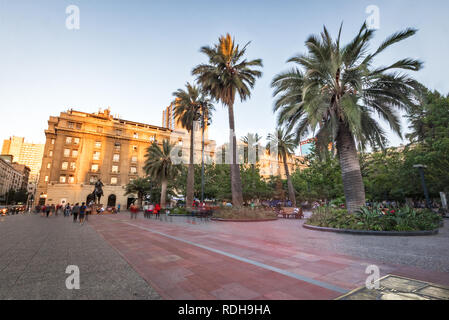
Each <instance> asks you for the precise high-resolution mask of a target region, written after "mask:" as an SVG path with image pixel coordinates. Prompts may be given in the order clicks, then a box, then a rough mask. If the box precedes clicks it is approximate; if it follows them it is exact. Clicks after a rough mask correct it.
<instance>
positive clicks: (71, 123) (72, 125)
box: [67, 122, 75, 129]
mask: <svg viewBox="0 0 449 320" xmlns="http://www.w3.org/2000/svg"><path fill="white" fill-rule="evenodd" d="M67 126H68V127H69V129H73V128H74V127H75V123H74V122H69V123H68V124H67Z"/></svg>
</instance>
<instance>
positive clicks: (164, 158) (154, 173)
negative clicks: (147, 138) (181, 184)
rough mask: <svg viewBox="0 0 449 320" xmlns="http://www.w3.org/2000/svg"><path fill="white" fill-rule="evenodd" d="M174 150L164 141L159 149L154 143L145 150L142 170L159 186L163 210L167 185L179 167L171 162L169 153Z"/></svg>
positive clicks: (172, 146)
mask: <svg viewBox="0 0 449 320" xmlns="http://www.w3.org/2000/svg"><path fill="white" fill-rule="evenodd" d="M174 149H175V145H174V144H170V142H169V141H168V140H164V141H163V143H162V149H161V147H160V146H159V145H158V144H157V143H156V142H154V143H153V144H152V145H151V146H150V147H148V149H147V153H146V155H145V157H146V158H147V159H146V160H145V165H144V167H143V168H144V170H145V172H146V173H147V174H148V176H149V177H150V178H152V179H154V180H155V181H157V182H158V183H160V184H161V188H162V190H161V208H165V205H166V201H167V185H168V181H169V180H170V179H172V178H173V177H174V176H175V175H176V174H177V173H178V172H179V167H178V166H177V165H174V164H173V163H172V160H171V153H172V151H173V150H174Z"/></svg>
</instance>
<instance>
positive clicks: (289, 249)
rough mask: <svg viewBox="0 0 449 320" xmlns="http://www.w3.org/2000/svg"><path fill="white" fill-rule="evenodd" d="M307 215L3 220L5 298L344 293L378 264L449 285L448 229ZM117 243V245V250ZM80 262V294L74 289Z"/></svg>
mask: <svg viewBox="0 0 449 320" xmlns="http://www.w3.org/2000/svg"><path fill="white" fill-rule="evenodd" d="M302 223H303V221H298V220H278V221H273V222H258V223H231V222H211V221H209V222H204V221H201V220H198V219H194V218H184V217H166V216H163V217H162V218H161V220H155V219H151V220H148V219H144V218H143V217H142V216H141V215H140V216H139V218H138V219H137V220H130V217H129V214H127V213H122V214H119V215H105V216H92V217H90V218H89V222H88V223H87V224H86V225H84V226H79V225H78V224H73V223H72V222H71V221H70V220H69V218H64V217H61V216H60V217H51V218H49V219H47V218H42V217H40V216H35V215H24V216H12V217H4V218H3V217H2V218H0V299H160V298H164V299H205V300H215V299H232V300H234V299H236V300H241V299H254V300H256V299H275V300H284V299H286V300H291V299H336V298H338V297H341V296H342V295H344V294H346V293H348V292H351V291H352V290H354V289H356V288H359V287H362V286H364V284H365V280H366V278H367V276H368V275H367V274H366V273H365V270H366V268H367V266H369V265H377V266H378V267H379V268H380V273H381V276H387V275H390V274H394V275H397V276H403V277H407V278H412V279H416V280H419V281H425V282H431V283H435V284H437V285H440V286H444V285H446V286H448V285H449V256H448V253H449V250H448V249H449V241H448V240H449V229H448V227H447V226H446V227H444V228H442V229H441V232H440V234H439V235H437V236H431V237H413V238H406V237H373V236H353V235H342V234H333V233H322V232H316V231H312V230H306V229H304V228H302ZM114 249H115V250H114ZM68 265H78V266H79V267H80V272H81V274H80V277H81V290H76V291H71V290H67V289H66V287H65V279H66V277H67V276H68V275H67V274H65V268H66V267H67V266H68Z"/></svg>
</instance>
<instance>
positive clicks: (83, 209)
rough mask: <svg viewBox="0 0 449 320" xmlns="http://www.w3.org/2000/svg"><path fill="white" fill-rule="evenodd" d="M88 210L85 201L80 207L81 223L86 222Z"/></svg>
mask: <svg viewBox="0 0 449 320" xmlns="http://www.w3.org/2000/svg"><path fill="white" fill-rule="evenodd" d="M86 210H87V207H86V204H85V203H84V202H83V203H82V204H81V207H80V225H83V224H84V217H85V215H86Z"/></svg>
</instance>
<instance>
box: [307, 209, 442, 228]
mask: <svg viewBox="0 0 449 320" xmlns="http://www.w3.org/2000/svg"><path fill="white" fill-rule="evenodd" d="M441 221H442V218H441V216H440V215H438V214H437V213H434V212H433V211H431V210H421V209H413V208H410V207H403V208H396V209H388V208H382V207H381V206H374V207H370V208H368V207H363V208H361V209H360V210H358V211H357V212H355V213H354V214H349V213H348V212H347V211H346V210H342V209H336V208H332V207H319V208H317V209H316V210H315V211H314V212H313V214H312V216H311V217H310V218H309V219H308V221H307V224H308V225H312V226H317V227H328V228H335V229H349V230H369V231H424V230H427V231H428V230H435V229H438V228H439V227H440V224H441Z"/></svg>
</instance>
